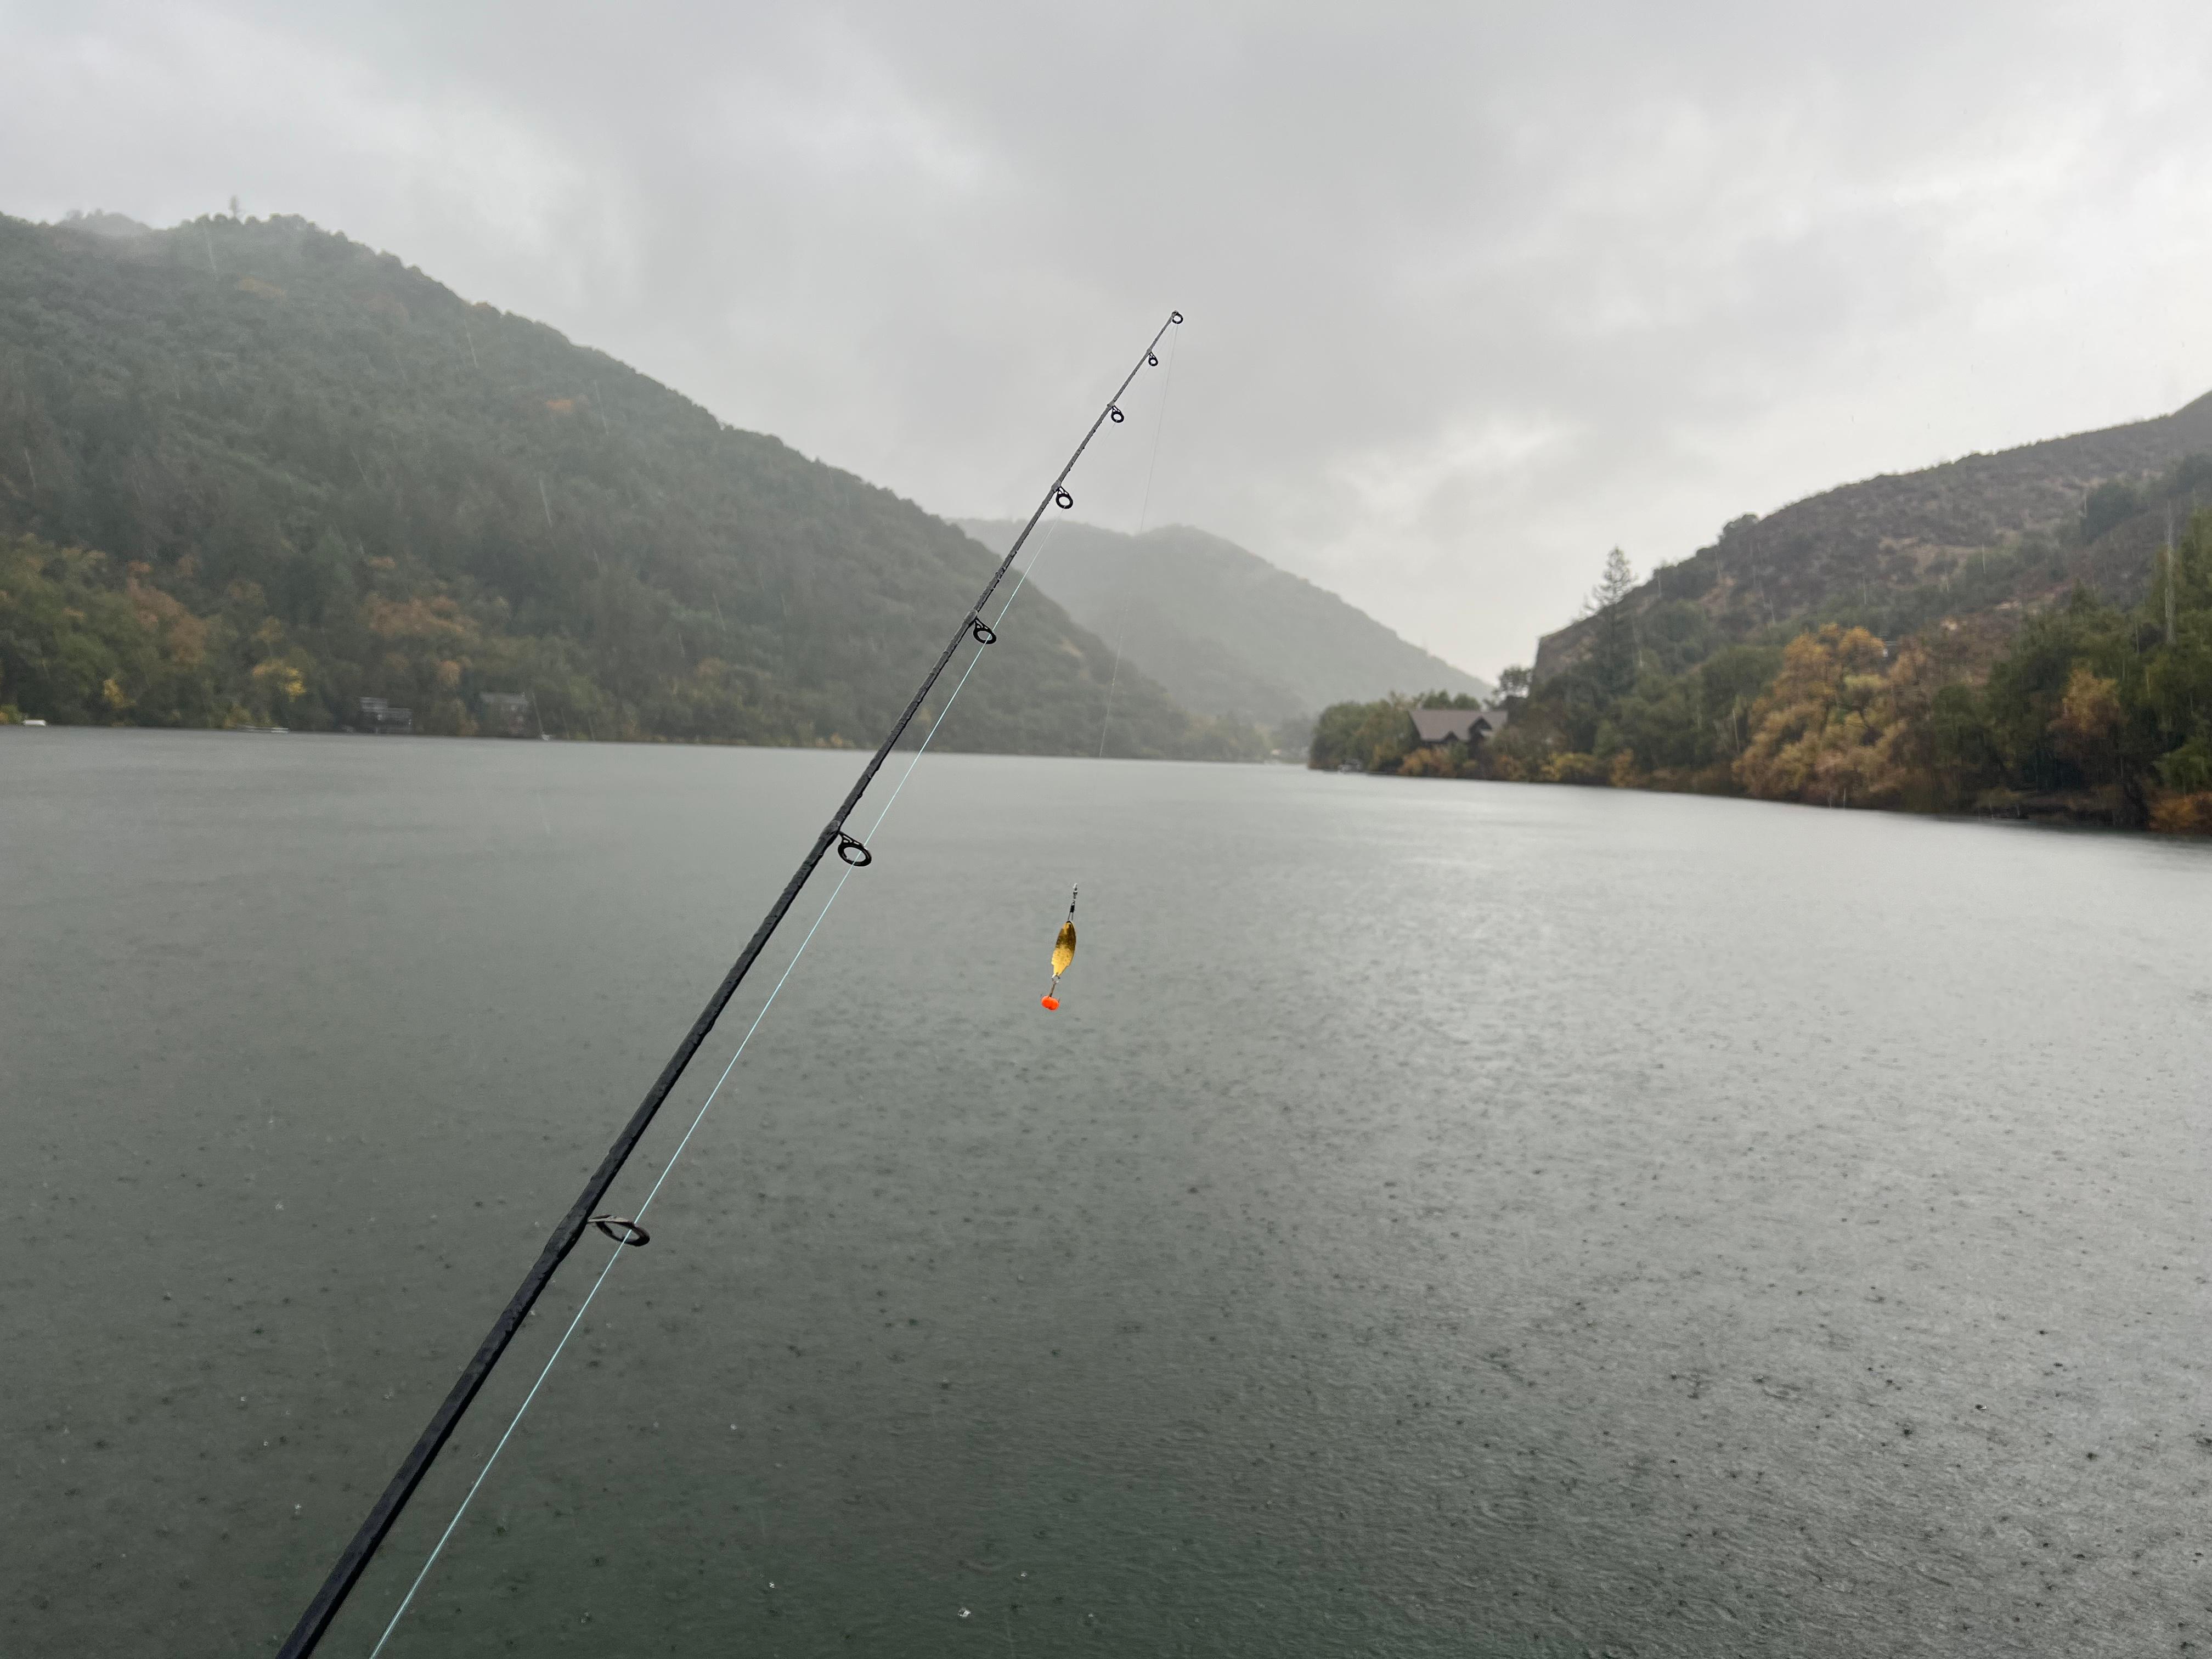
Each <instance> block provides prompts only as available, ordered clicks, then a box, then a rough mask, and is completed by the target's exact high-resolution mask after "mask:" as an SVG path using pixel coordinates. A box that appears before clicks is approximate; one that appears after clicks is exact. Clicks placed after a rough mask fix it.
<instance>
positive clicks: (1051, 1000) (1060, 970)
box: [1040, 887, 1078, 1008]
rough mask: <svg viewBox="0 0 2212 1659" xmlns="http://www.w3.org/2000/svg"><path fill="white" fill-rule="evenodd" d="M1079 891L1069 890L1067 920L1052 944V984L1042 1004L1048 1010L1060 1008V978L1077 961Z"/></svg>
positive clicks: (1048, 987) (1046, 991)
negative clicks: (1077, 903) (1076, 933)
mask: <svg viewBox="0 0 2212 1659" xmlns="http://www.w3.org/2000/svg"><path fill="white" fill-rule="evenodd" d="M1077 891H1078V890H1077V889H1075V888H1073V887H1071V888H1069V889H1068V890H1067V920H1066V921H1063V922H1062V923H1060V937H1059V938H1058V939H1054V940H1053V942H1052V983H1051V984H1049V985H1048V986H1047V987H1045V991H1044V995H1043V997H1042V998H1041V999H1040V1004H1041V1006H1043V1007H1046V1008H1057V1007H1059V1006H1060V975H1062V974H1064V973H1066V971H1067V965H1068V963H1072V962H1073V961H1074V960H1075V895H1076V893H1077Z"/></svg>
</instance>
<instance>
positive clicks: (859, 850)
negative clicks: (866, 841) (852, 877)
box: [837, 829, 876, 870]
mask: <svg viewBox="0 0 2212 1659" xmlns="http://www.w3.org/2000/svg"><path fill="white" fill-rule="evenodd" d="M837 856H838V857H839V858H841V859H842V860H845V862H846V863H848V864H849V865H851V866H853V867H854V869H855V870H865V869H866V868H867V866H870V865H871V864H873V863H874V862H875V861H876V855H875V854H873V853H871V852H870V851H869V850H868V849H867V848H866V847H865V846H863V845H862V844H861V843H860V842H858V841H856V840H854V838H853V837H852V836H848V835H847V834H846V833H845V832H844V831H843V830H842V829H840V830H839V831H838V832H837Z"/></svg>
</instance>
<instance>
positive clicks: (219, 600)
mask: <svg viewBox="0 0 2212 1659" xmlns="http://www.w3.org/2000/svg"><path fill="white" fill-rule="evenodd" d="M992 562H993V561H992V560H991V558H990V557H989V556H988V555H987V554H986V553H984V552H983V551H982V550H981V549H980V548H978V547H977V546H976V545H975V543H974V542H972V541H971V540H969V538H967V537H965V536H963V535H962V534H961V533H960V532H958V531H957V530H955V529H953V528H952V527H951V526H948V525H946V524H945V523H943V522H941V521H939V520H936V519H934V518H932V517H931V516H929V515H928V514H927V513H923V512H922V511H921V510H920V509H919V508H918V507H915V506H914V505H913V504H912V503H910V502H908V501H902V500H901V499H899V498H898V497H897V496H896V495H892V494H890V492H889V491H887V490H884V489H878V488H875V487H874V486H872V485H870V484H868V483H865V482H863V481H862V480H860V479H859V478H856V477H853V476H851V475H850V474H848V473H845V472H842V471H838V470H836V468H834V467H830V466H826V465H822V464H821V463H819V462H816V461H811V460H808V459H805V457H804V456H801V455H799V454H798V453H795V452H793V450H791V449H790V448H789V447H787V446H786V445H784V444H782V443H781V442H779V441H777V440H775V438H772V437H765V436H762V435H757V434H753V433H747V432H739V431H736V430H734V429H732V428H728V427H726V426H724V425H722V424H721V423H720V422H718V421H717V420H715V418H714V416H711V415H709V414H708V413H707V411H706V410H702V409H701V408H700V407H698V406H697V405H696V404H692V403H690V402H689V401H688V400H686V399H684V398H681V397H679V396H678V395H677V394H676V393H674V392H671V391H669V390H668V389H667V388H666V387H665V386H659V385H657V384H656V383H654V382H653V381H652V380H647V378H645V377H644V376H643V375H641V374H637V373H635V371H633V370H631V369H629V368H625V367H623V365H622V364H621V363H619V362H615V361H614V360H613V359H612V358H611V357H608V356H605V355H604V354H603V353H600V352H597V351H593V350H591V349H587V348H584V347H580V346H577V345H574V344H572V343H570V342H569V341H568V340H567V339H565V338H563V337H562V336H561V335H560V334H558V333H556V331H553V330H552V329H550V328H547V327H545V326H544V325H541V324H538V323H533V322H531V321H529V320H527V319H523V318H520V317H515V316H511V315H508V314H507V313H501V312H499V311H496V310H494V309H493V308H491V307H489V306H485V305H472V304H471V303H469V302H468V301H464V300H462V299H461V298H459V296H458V295H455V294H453V292H452V291H451V290H449V289H446V288H444V287H442V286H441V284H439V283H436V282H435V281H433V280H432V279H431V278H429V277H428V276H424V275H423V274H422V273H421V272H420V271H417V270H412V269H410V268H409V267H407V266H405V265H404V264H401V263H400V261H399V260H398V259H397V258H393V257H392V256H391V255H389V254H383V253H378V252H374V251H373V250H371V249H368V248H365V247H362V246H359V245H358V244H356V243H354V242H351V241H349V240H347V239H346V238H345V237H343V236H340V235H334V234H329V233H327V232H325V231H322V230H319V229H318V228H315V227H314V226H313V225H310V224H307V222H304V221H301V220H298V219H272V220H265V221H260V220H247V221H239V220H232V219H223V218H213V219H204V220H201V221H198V222H194V223H191V224H187V225H181V226H179V227H177V228H175V229H173V230H168V231H161V232H149V231H146V230H144V229H143V228H142V227H137V226H133V225H131V224H130V223H129V222H127V221H119V220H116V219H113V218H112V217H108V216H100V217H97V218H94V219H90V220H82V221H72V222H68V223H64V224H61V225H34V224H29V223H26V222H22V221H20V220H14V219H7V218H4V217H0V707H7V706H10V705H12V706H13V707H14V708H16V709H17V710H18V711H19V712H20V713H21V714H24V715H40V716H43V717H45V718H47V719H52V720H96V721H108V722H117V721H126V720H127V721H135V722H137V723H141V724H148V725H225V724H229V725H242V724H254V725H270V724H281V725H285V726H293V727H295V728H308V729H328V728H331V727H334V726H346V725H349V724H351V723H353V722H354V721H356V720H358V719H359V714H358V711H359V708H360V699H362V697H364V696H375V697H383V698H386V699H387V700H388V701H390V702H393V703H397V704H404V705H406V706H407V707H409V708H412V709H413V710H414V711H415V717H416V726H417V728H418V729H421V730H427V731H432V732H459V733H465V732H471V731H474V730H477V729H478V728H479V727H480V726H488V725H489V724H491V723H492V721H491V717H490V716H489V715H488V714H487V713H486V706H485V704H484V703H483V701H482V698H483V694H485V693H527V694H530V695H532V696H534V697H535V699H536V702H537V705H538V709H539V710H540V711H541V713H542V715H543V719H544V724H545V726H546V728H547V729H548V731H549V732H553V733H555V734H556V735H568V736H575V737H594V736H595V737H599V738H609V737H623V738H684V739H701V740H716V741H734V742H745V743H762V744H820V743H842V744H872V743H873V742H874V741H876V740H877V738H878V734H879V733H880V732H883V731H884V730H885V729H887V728H888V726H890V722H891V721H892V720H893V719H895V718H896V712H897V710H898V709H899V708H901V707H902V705H903V702H904V700H905V698H906V697H907V696H908V695H910V694H911V691H912V689H913V686H914V684H915V682H916V680H918V679H919V678H920V676H921V671H922V670H923V668H924V666H925V665H927V661H928V660H929V659H930V657H931V656H932V654H933V653H934V652H935V651H936V650H937V649H938V648H939V647H941V646H942V644H943V642H944V641H945V638H946V637H947V636H948V635H949V634H950V633H951V629H952V627H953V625H954V624H955V623H957V621H958V619H959V617H960V616H961V614H962V612H963V609H964V608H965V607H966V606H967V605H969V604H970V603H972V601H973V600H974V599H975V593H976V592H977V591H978V590H980V588H981V586H982V583H983V581H984V580H985V579H986V577H987V573H988V571H989V568H990V567H991V564H992ZM1111 667H1112V660H1111V653H1109V651H1108V650H1107V649H1106V647H1103V645H1101V644H1100V642H1099V641H1098V640H1097V638H1096V637H1095V636H1094V635H1091V633H1089V632H1086V631H1085V629H1081V628H1079V627H1078V626H1077V625H1076V624H1075V623H1073V622H1072V621H1071V620H1070V619H1069V618H1068V617H1067V616H1066V613H1065V612H1063V611H1060V608H1059V607H1058V606H1057V605H1054V604H1052V603H1051V602H1050V601H1049V600H1048V599H1043V598H1042V596H1041V595H1036V596H1032V595H1024V597H1023V599H1021V601H1020V602H1019V605H1018V608H1017V610H1016V611H1014V613H1013V614H1012V617H1010V619H1009V625H1008V627H1007V629H1006V633H1005V635H1004V639H1003V641H1002V643H1000V645H998V646H996V647H993V650H992V653H991V657H990V660H989V662H988V664H987V665H986V666H985V667H984V668H983V669H981V670H980V671H978V672H977V673H976V675H975V678H974V679H973V680H972V681H971V682H970V683H969V688H968V690H967V691H966V692H965V694H964V695H963V697H962V700H961V703H960V706H959V708H958V709H957V711H956V712H955V714H953V716H952V718H951V720H948V722H947V723H946V727H945V732H944V735H943V736H942V738H940V739H939V741H941V742H944V743H946V744H950V745H951V746H954V747H961V748H969V749H989V750H1010V751H1018V752H1076V753H1085V752H1090V751H1091V750H1095V748H1096V746H1097V732H1098V715H1099V710H1100V707H1101V703H1102V700H1103V696H1104V691H1105V685H1106V682H1107V678H1108V676H1109V672H1110V671H1111ZM1115 708H1116V714H1115V734H1114V742H1113V750H1114V751H1115V752H1119V753H1127V754H1136V755H1152V756H1218V757H1232V756H1234V757H1243V756H1252V755H1255V754H1257V753H1258V752H1259V750H1260V747H1261V740H1260V738H1259V734H1258V733H1257V732H1254V731H1251V730H1249V729H1245V728H1241V727H1237V726H1232V725H1230V724H1228V723H1224V722H1218V721H1209V720H1200V719H1196V718H1194V717H1193V716H1191V715H1190V714H1187V713H1186V712H1185V711H1184V710H1182V708H1179V707H1177V706H1176V704H1175V703H1174V702H1172V701H1170V698H1169V697H1168V696H1166V694H1165V693H1164V692H1163V691H1162V690H1160V689H1159V688H1158V686H1157V685H1154V684H1151V683H1150V682H1149V681H1147V680H1146V679H1145V678H1143V676H1142V675H1141V674H1139V675H1137V676H1134V677H1132V676H1131V675H1130V674H1129V673H1128V672H1127V671H1126V669H1125V671H1124V672H1123V674H1122V677H1121V689H1120V690H1119V691H1118V692H1117V693H1116V694H1115Z"/></svg>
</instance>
